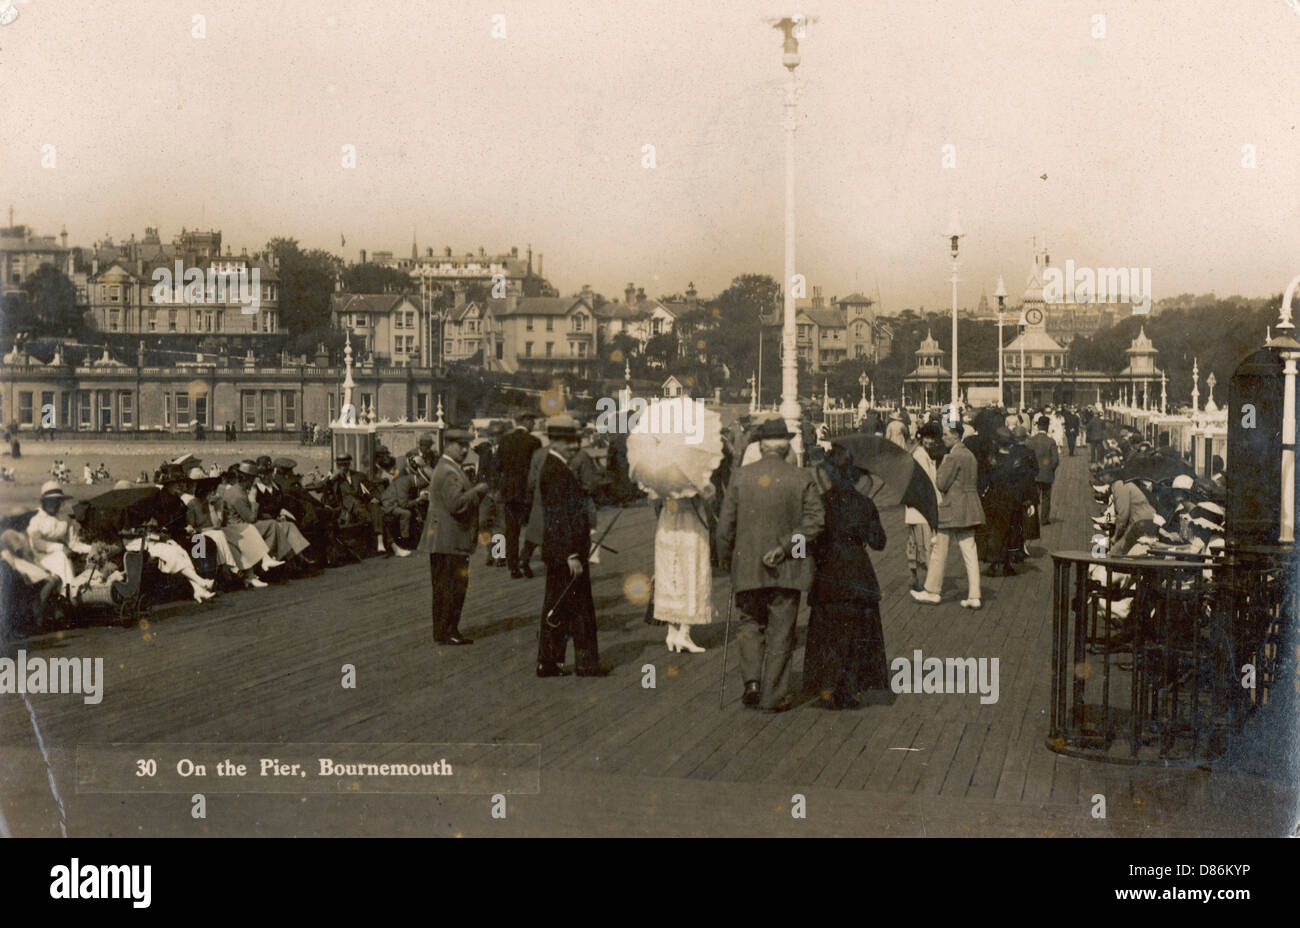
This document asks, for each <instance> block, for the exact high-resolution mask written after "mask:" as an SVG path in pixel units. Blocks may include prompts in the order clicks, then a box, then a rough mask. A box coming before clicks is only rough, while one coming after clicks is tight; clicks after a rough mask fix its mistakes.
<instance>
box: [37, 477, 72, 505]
mask: <svg viewBox="0 0 1300 928" xmlns="http://www.w3.org/2000/svg"><path fill="white" fill-rule="evenodd" d="M70 498H71V497H69V496H68V494H67V493H64V492H63V487H61V486H59V484H58V481H57V480H47V481H45V482H44V483H43V484H41V501H42V502H44V501H45V500H47V499H70Z"/></svg>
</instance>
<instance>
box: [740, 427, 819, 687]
mask: <svg viewBox="0 0 1300 928" xmlns="http://www.w3.org/2000/svg"><path fill="white" fill-rule="evenodd" d="M792 437H793V435H792V433H791V432H790V431H789V430H787V428H786V425H785V422H784V421H782V420H781V419H769V420H768V421H767V422H764V423H762V424H761V425H760V426H759V427H758V429H757V430H756V431H755V433H754V436H753V438H754V440H755V441H757V442H758V443H759V448H760V452H761V455H762V456H761V457H760V458H759V460H758V461H755V462H754V463H753V464H748V465H746V466H744V467H742V468H740V469H739V470H738V471H736V472H735V473H734V474H733V475H732V479H731V486H730V487H729V488H728V490H727V495H726V497H725V498H724V500H723V503H722V512H721V514H720V515H719V517H718V539H717V548H718V560H719V561H720V562H721V563H722V564H723V565H729V569H730V570H731V589H732V594H733V595H734V596H735V600H736V607H737V609H738V610H739V612H740V621H739V622H738V623H737V626H736V640H737V643H738V644H739V646H740V670H741V676H742V677H743V678H744V682H745V694H744V697H743V702H744V704H745V706H746V707H748V708H751V709H754V708H757V709H762V710H764V711H767V712H784V711H785V710H787V709H789V708H791V707H792V706H791V702H790V656H791V654H792V653H793V652H794V644H795V620H796V618H797V617H798V614H799V594H800V593H801V592H807V590H808V588H809V585H810V584H811V581H812V567H811V562H810V560H809V558H808V556H807V555H806V554H805V552H806V551H807V550H810V549H811V545H812V542H813V540H814V539H815V538H816V537H817V535H818V534H819V533H820V532H821V530H822V526H823V524H824V523H825V518H826V513H825V509H824V508H823V506H822V499H821V494H820V493H819V492H818V489H817V484H816V482H815V481H814V479H813V476H812V474H811V472H809V471H807V470H803V469H801V468H798V467H795V466H794V465H793V464H790V463H788V462H787V461H786V454H787V452H788V451H789V450H790V439H791V438H792ZM724 672H725V668H724Z"/></svg>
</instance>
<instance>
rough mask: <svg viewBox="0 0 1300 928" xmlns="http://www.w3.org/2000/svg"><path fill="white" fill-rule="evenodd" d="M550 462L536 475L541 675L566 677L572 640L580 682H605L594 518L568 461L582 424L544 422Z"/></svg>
mask: <svg viewBox="0 0 1300 928" xmlns="http://www.w3.org/2000/svg"><path fill="white" fill-rule="evenodd" d="M546 437H547V438H548V439H550V442H551V444H550V445H549V446H547V449H546V451H547V453H546V459H545V461H543V463H542V467H541V471H540V472H539V474H538V478H537V484H538V498H539V502H540V503H541V505H542V508H543V512H544V514H545V520H544V523H543V526H544V527H543V534H542V561H543V563H544V564H545V565H546V599H545V601H544V602H543V604H542V628H541V635H540V636H539V638H538V642H537V675H538V676H539V677H564V676H568V671H566V670H565V669H564V668H563V667H562V666H561V665H562V664H563V663H564V652H565V650H566V649H567V648H568V643H569V638H570V637H572V638H573V651H574V663H575V665H576V672H577V674H578V676H580V677H603V676H606V675H607V673H608V671H606V670H604V669H603V668H601V666H600V662H599V653H598V651H597V647H596V605H595V603H594V602H593V600H592V598H591V570H590V567H589V565H588V554H589V550H590V546H591V516H590V514H589V511H588V507H587V495H586V492H585V491H584V490H583V488H582V484H581V483H580V482H579V481H578V478H577V476H575V475H574V473H573V471H572V470H571V469H570V467H569V460H570V459H571V458H572V457H573V456H574V455H575V454H577V453H578V448H579V446H580V441H579V437H578V423H577V421H576V420H575V419H573V418H572V417H571V416H554V417H552V418H550V419H548V420H547V422H546Z"/></svg>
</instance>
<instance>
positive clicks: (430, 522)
mask: <svg viewBox="0 0 1300 928" xmlns="http://www.w3.org/2000/svg"><path fill="white" fill-rule="evenodd" d="M442 439H443V446H442V457H440V458H439V459H438V464H437V466H436V467H435V468H434V469H433V479H432V481H431V482H430V485H429V516H428V518H427V519H426V520H425V525H424V533H423V534H422V535H421V536H420V546H419V548H417V549H416V550H418V551H422V552H426V553H428V555H429V576H430V578H431V579H432V581H433V640H434V641H436V642H437V643H438V644H451V645H464V644H473V643H474V642H473V641H472V640H471V639H469V638H466V637H465V636H464V635H462V634H461V633H460V613H461V610H462V609H464V608H465V594H466V593H467V592H468V591H469V558H470V555H471V554H473V553H474V546H475V545H477V544H478V504H479V503H480V502H481V501H482V499H483V496H484V495H485V494H486V493H487V491H488V485H487V484H486V483H477V484H474V485H472V486H471V485H470V482H469V477H468V476H466V474H465V469H464V468H463V467H462V466H461V463H462V462H463V461H464V460H465V455H466V454H468V453H469V440H470V433H469V432H468V431H467V430H465V429H461V428H449V429H447V431H446V432H445V433H443V437H442Z"/></svg>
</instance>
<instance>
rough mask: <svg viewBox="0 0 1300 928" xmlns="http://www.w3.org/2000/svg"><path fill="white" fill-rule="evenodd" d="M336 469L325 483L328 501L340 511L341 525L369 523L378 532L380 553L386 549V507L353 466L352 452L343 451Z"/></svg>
mask: <svg viewBox="0 0 1300 928" xmlns="http://www.w3.org/2000/svg"><path fill="white" fill-rule="evenodd" d="M334 464H335V466H336V468H337V469H336V470H335V471H334V473H333V474H331V475H330V478H329V481H328V482H327V483H326V484H325V493H324V498H325V504H326V505H327V506H329V507H330V508H332V509H335V510H337V511H338V520H339V525H340V526H346V525H352V524H355V523H358V522H369V523H370V527H371V529H372V530H373V531H374V533H375V540H376V542H377V543H378V547H379V552H380V553H381V554H384V553H386V552H385V549H384V507H383V504H382V503H380V501H379V494H378V493H376V492H375V489H374V487H372V486H371V485H370V481H369V480H368V479H367V478H366V477H365V476H364V475H362V474H360V473H358V472H357V471H355V470H353V469H352V455H350V454H341V455H339V457H338V458H337V459H336V460H335V461H334Z"/></svg>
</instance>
